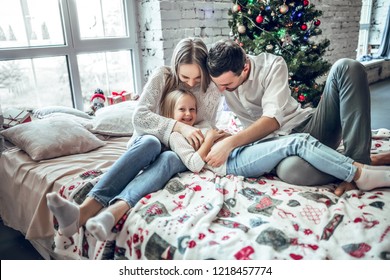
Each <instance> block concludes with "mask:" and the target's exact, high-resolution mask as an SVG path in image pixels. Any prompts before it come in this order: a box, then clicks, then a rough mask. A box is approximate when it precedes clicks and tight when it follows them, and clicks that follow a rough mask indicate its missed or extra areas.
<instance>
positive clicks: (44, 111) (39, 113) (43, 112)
mask: <svg viewBox="0 0 390 280" xmlns="http://www.w3.org/2000/svg"><path fill="white" fill-rule="evenodd" d="M53 113H65V114H70V115H74V116H78V117H82V118H85V119H91V118H92V117H91V116H90V115H88V114H87V113H85V112H83V111H80V110H77V109H75V108H71V107H65V106H46V107H43V108H39V109H35V110H34V111H33V116H34V117H35V118H38V119H41V118H43V117H44V116H47V115H50V114H53Z"/></svg>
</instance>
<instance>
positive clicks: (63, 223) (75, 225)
mask: <svg viewBox="0 0 390 280" xmlns="http://www.w3.org/2000/svg"><path fill="white" fill-rule="evenodd" d="M46 199H47V206H48V207H49V209H50V211H51V212H52V213H53V215H54V216H55V217H56V219H57V222H58V231H59V232H60V233H61V234H63V235H65V236H66V237H71V236H72V235H73V234H75V233H77V232H78V230H79V217H80V208H79V207H78V206H77V205H75V204H73V203H72V202H70V201H68V200H66V199H65V198H62V197H61V196H59V195H58V193H56V192H53V193H48V194H46Z"/></svg>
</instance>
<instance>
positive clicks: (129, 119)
mask: <svg viewBox="0 0 390 280" xmlns="http://www.w3.org/2000/svg"><path fill="white" fill-rule="evenodd" d="M137 104H138V101H124V102H120V103H117V104H114V105H110V106H107V107H104V108H101V109H99V110H97V111H96V112H95V117H94V119H93V121H92V129H90V131H91V132H93V133H98V134H102V135H110V136H131V135H133V131H134V128H133V113H134V110H135V108H136V106H137Z"/></svg>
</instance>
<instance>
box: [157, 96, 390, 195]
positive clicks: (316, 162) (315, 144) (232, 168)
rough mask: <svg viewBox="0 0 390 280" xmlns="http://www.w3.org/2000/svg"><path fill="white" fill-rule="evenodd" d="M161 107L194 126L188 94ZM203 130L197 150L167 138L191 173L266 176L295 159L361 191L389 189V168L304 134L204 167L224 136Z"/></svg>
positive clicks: (236, 151) (242, 149)
mask: <svg viewBox="0 0 390 280" xmlns="http://www.w3.org/2000/svg"><path fill="white" fill-rule="evenodd" d="M163 105H164V110H163V115H164V116H166V117H170V118H173V119H175V120H176V121H178V122H182V123H185V124H186V125H194V124H195V120H196V116H197V110H196V98H195V96H194V95H193V94H192V93H190V92H188V91H183V90H175V91H173V92H171V93H169V94H168V95H167V97H166V99H165V101H164V103H163ZM203 127H204V130H203V132H204V134H205V140H204V142H203V144H202V145H201V147H200V148H199V149H198V150H197V151H196V150H195V149H194V148H193V147H192V146H191V145H189V144H188V142H187V141H186V140H185V139H184V138H183V136H182V135H181V134H180V133H177V132H173V133H172V135H171V137H170V139H169V145H170V148H171V149H172V151H175V152H176V153H177V155H178V156H179V157H180V158H181V160H182V161H183V163H184V164H185V165H186V166H187V168H188V169H189V170H191V171H192V172H199V171H200V170H201V169H202V168H207V169H210V170H212V171H214V172H216V173H219V174H221V175H226V174H232V175H237V176H244V177H260V176H261V175H263V174H264V173H269V172H270V171H271V170H272V169H273V168H274V167H275V166H277V165H278V163H279V162H280V161H281V160H282V159H284V158H286V157H288V156H299V157H301V158H302V159H304V160H305V161H307V162H309V163H310V164H311V165H313V166H314V167H315V168H317V169H318V170H320V171H322V172H325V173H328V174H330V175H332V176H334V177H336V178H338V179H340V180H343V181H347V182H351V181H354V182H355V183H356V185H357V186H358V188H359V189H361V190H364V191H367V190H372V189H374V188H378V187H386V186H390V168H389V167H384V166H377V167H374V166H368V165H364V164H362V163H359V162H356V161H354V160H353V159H351V158H348V157H346V156H344V155H342V154H340V153H338V152H337V151H335V150H333V149H331V148H329V147H327V146H325V145H323V144H321V143H320V142H319V141H318V140H317V139H315V138H314V137H312V136H310V135H309V134H307V133H297V134H291V135H287V136H281V137H276V138H272V139H270V140H263V141H257V142H254V143H252V144H250V145H246V146H241V147H238V148H235V149H234V150H233V151H232V152H231V153H230V155H229V157H228V159H227V161H226V162H225V163H224V164H223V165H222V166H219V167H218V168H214V167H212V166H209V165H208V164H206V157H207V155H208V153H209V152H210V150H211V147H212V146H213V144H214V143H215V142H216V141H219V140H221V138H222V137H225V136H224V134H223V133H222V132H221V131H220V130H216V129H213V128H211V127H207V125H204V126H203Z"/></svg>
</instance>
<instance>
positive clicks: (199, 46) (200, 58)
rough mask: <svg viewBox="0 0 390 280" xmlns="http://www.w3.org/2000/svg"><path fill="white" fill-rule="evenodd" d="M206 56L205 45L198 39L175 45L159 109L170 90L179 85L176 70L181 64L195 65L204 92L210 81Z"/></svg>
mask: <svg viewBox="0 0 390 280" xmlns="http://www.w3.org/2000/svg"><path fill="white" fill-rule="evenodd" d="M207 55H208V50H207V47H206V44H205V43H204V42H203V41H202V39H200V38H185V39H182V40H181V41H180V42H179V43H178V44H177V45H176V47H175V49H174V50H173V54H172V59H171V69H170V71H169V74H167V77H166V79H165V81H166V82H165V86H164V89H163V92H162V96H161V103H160V108H161V109H162V102H163V100H164V99H165V96H166V95H167V94H168V93H169V92H171V91H172V90H174V89H177V88H178V85H179V83H180V79H179V73H178V70H179V66H180V65H182V64H196V65H198V66H199V67H200V70H201V81H200V87H201V90H202V92H206V90H207V88H208V86H209V84H210V81H211V78H210V75H209V72H208V70H207V65H206V63H207Z"/></svg>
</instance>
